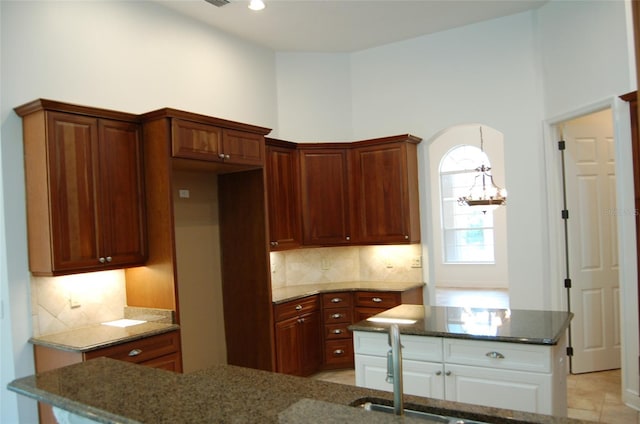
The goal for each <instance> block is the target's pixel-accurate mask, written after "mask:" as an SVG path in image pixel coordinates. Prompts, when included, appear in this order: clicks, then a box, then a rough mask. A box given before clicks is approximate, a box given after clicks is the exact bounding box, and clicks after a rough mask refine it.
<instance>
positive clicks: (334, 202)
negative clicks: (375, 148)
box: [300, 149, 351, 246]
mask: <svg viewBox="0 0 640 424" xmlns="http://www.w3.org/2000/svg"><path fill="white" fill-rule="evenodd" d="M348 153H349V151H348V150H347V149H301V150H300V173H301V192H302V211H303V212H302V221H303V226H302V228H303V241H304V244H309V245H326V246H330V245H340V244H349V243H350V242H351V224H350V219H351V216H350V213H351V212H350V205H349V203H350V191H349V169H348V160H347V159H348Z"/></svg>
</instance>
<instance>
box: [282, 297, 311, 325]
mask: <svg viewBox="0 0 640 424" xmlns="http://www.w3.org/2000/svg"><path fill="white" fill-rule="evenodd" d="M319 308H320V302H319V300H318V296H309V297H305V298H303V299H298V300H295V301H291V302H286V303H281V304H279V305H275V306H274V307H273V311H274V319H275V320H276V322H278V321H282V320H285V319H287V318H292V317H295V316H297V315H302V314H306V313H309V312H312V311H317V310H318V309H319Z"/></svg>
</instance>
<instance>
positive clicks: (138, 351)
mask: <svg viewBox="0 0 640 424" xmlns="http://www.w3.org/2000/svg"><path fill="white" fill-rule="evenodd" d="M141 353H142V349H131V351H130V352H129V356H138V355H140V354H141Z"/></svg>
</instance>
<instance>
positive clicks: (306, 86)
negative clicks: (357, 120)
mask: <svg viewBox="0 0 640 424" xmlns="http://www.w3.org/2000/svg"><path fill="white" fill-rule="evenodd" d="M276 58H277V78H278V110H279V113H278V115H279V118H280V119H279V121H278V129H279V131H278V134H277V136H278V137H280V138H282V139H285V140H291V141H297V142H301V141H347V140H351V139H352V135H353V134H352V133H353V131H352V127H351V63H350V55H349V54H344V53H343V54H326V53H323V54H320V53H318V54H314V53H278V54H277V55H276Z"/></svg>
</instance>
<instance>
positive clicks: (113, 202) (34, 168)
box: [16, 100, 147, 275]
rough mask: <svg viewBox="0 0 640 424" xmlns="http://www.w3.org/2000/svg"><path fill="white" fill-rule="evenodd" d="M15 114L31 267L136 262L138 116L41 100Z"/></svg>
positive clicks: (139, 260) (47, 270)
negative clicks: (20, 127) (22, 163)
mask: <svg viewBox="0 0 640 424" xmlns="http://www.w3.org/2000/svg"><path fill="white" fill-rule="evenodd" d="M16 112H17V113H18V114H19V115H20V116H21V117H22V118H23V135H24V152H25V176H26V192H27V223H28V226H27V228H28V239H29V267H30V270H31V272H32V273H34V274H35V275H62V274H70V273H77V272H86V271H96V270H104V269H112V268H121V267H124V266H128V265H140V264H143V263H144V262H145V260H146V255H147V244H146V221H145V208H144V201H143V200H144V186H143V180H142V153H141V135H140V125H139V123H138V121H137V118H136V117H135V116H134V115H129V114H124V113H120V112H114V111H106V110H101V109H94V108H85V107H81V106H75V105H67V104H64V103H59V102H52V101H48V100H37V101H35V102H32V103H29V104H26V105H24V106H21V107H19V108H16Z"/></svg>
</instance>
